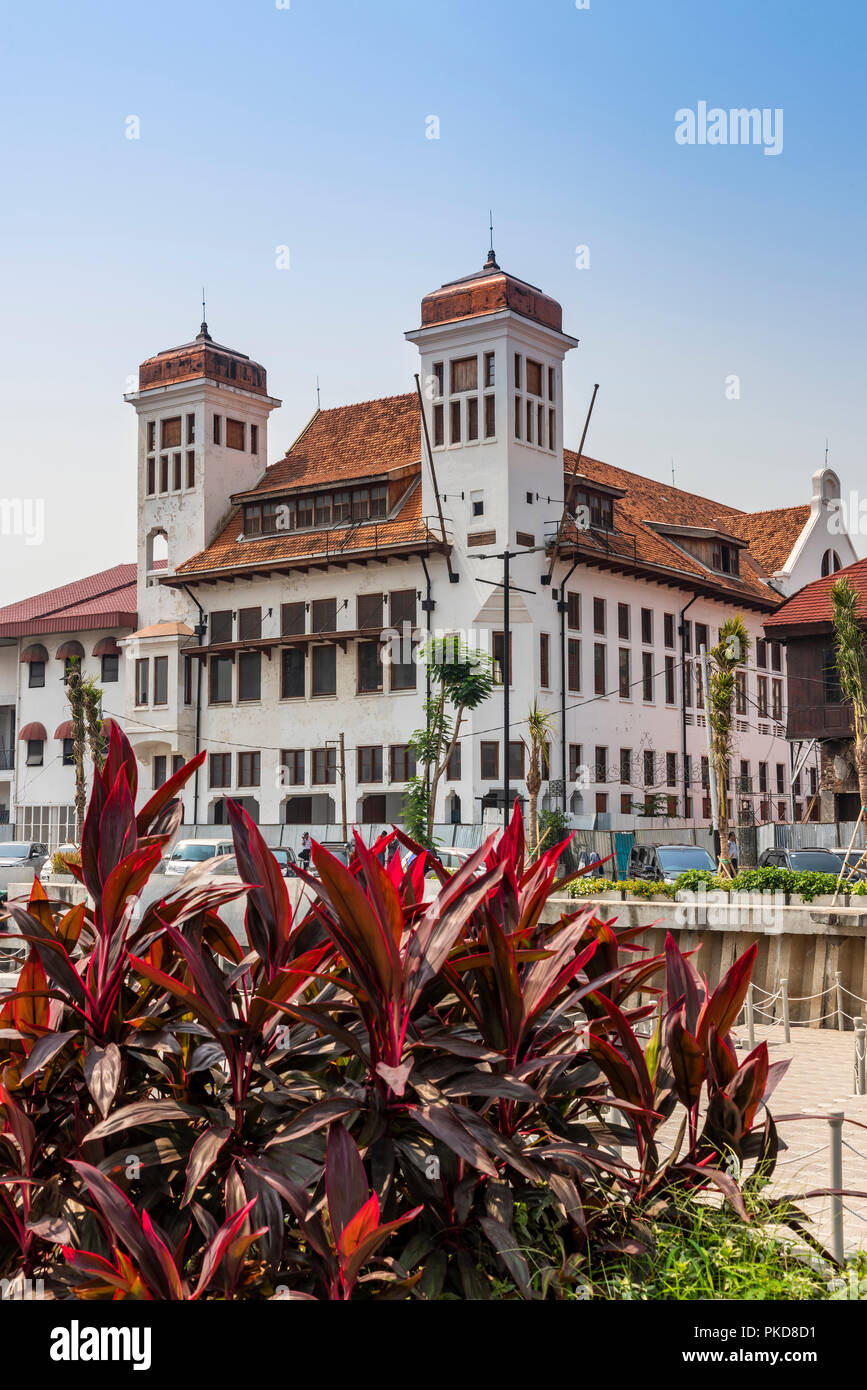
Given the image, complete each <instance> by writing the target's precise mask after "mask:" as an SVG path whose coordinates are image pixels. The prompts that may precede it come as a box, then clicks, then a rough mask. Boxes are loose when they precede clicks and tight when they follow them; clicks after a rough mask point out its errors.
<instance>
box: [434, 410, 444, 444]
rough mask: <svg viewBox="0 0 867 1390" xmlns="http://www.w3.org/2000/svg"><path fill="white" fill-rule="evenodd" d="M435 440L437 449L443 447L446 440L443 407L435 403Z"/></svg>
mask: <svg viewBox="0 0 867 1390" xmlns="http://www.w3.org/2000/svg"><path fill="white" fill-rule="evenodd" d="M433 442H434V448H435V449H441V448H442V446H443V445H444V444H445V442H446V440H445V425H444V417H443V408H442V406H441V405H435V406H434V408H433Z"/></svg>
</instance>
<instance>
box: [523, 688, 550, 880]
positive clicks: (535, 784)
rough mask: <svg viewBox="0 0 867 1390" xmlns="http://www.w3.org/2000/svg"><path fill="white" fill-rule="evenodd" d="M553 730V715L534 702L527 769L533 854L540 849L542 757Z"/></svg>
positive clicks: (528, 725) (529, 835)
mask: <svg viewBox="0 0 867 1390" xmlns="http://www.w3.org/2000/svg"><path fill="white" fill-rule="evenodd" d="M551 730H552V720H551V715H550V714H548V713H547V711H546V710H543V709H540V708H539V702H538V700H534V701H533V703H532V705H531V706H530V713H529V715H528V716H527V732H528V734H529V736H530V747H529V753H530V765H529V767H528V769H527V799H528V806H527V822H528V824H527V830H528V838H529V846H530V853H531V854H533V853H535V852H537V851H538V848H539V816H538V810H537V808H538V804H539V789H540V787H541V785H542V756H543V750H544V748H545V746H546V744H547V743H548V736H549V734H550V733H551ZM525 746H526V745H525Z"/></svg>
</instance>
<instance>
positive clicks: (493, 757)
mask: <svg viewBox="0 0 867 1390" xmlns="http://www.w3.org/2000/svg"><path fill="white" fill-rule="evenodd" d="M479 756H480V758H481V773H482V779H483V780H484V781H485V782H495V781H496V780H497V778H498V777H499V775H500V745H499V744H498V743H485V742H483V743H481V744H480V745H479Z"/></svg>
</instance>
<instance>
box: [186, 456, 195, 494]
mask: <svg viewBox="0 0 867 1390" xmlns="http://www.w3.org/2000/svg"><path fill="white" fill-rule="evenodd" d="M195 486H196V454H195V450H194V449H188V450H187V487H195Z"/></svg>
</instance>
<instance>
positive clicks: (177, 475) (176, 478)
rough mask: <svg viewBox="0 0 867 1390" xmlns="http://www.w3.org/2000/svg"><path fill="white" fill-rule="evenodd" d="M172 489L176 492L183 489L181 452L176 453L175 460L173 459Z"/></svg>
mask: <svg viewBox="0 0 867 1390" xmlns="http://www.w3.org/2000/svg"><path fill="white" fill-rule="evenodd" d="M172 490H173V491H174V492H180V490H181V456H180V454H175V455H174V459H173V461H172Z"/></svg>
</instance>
